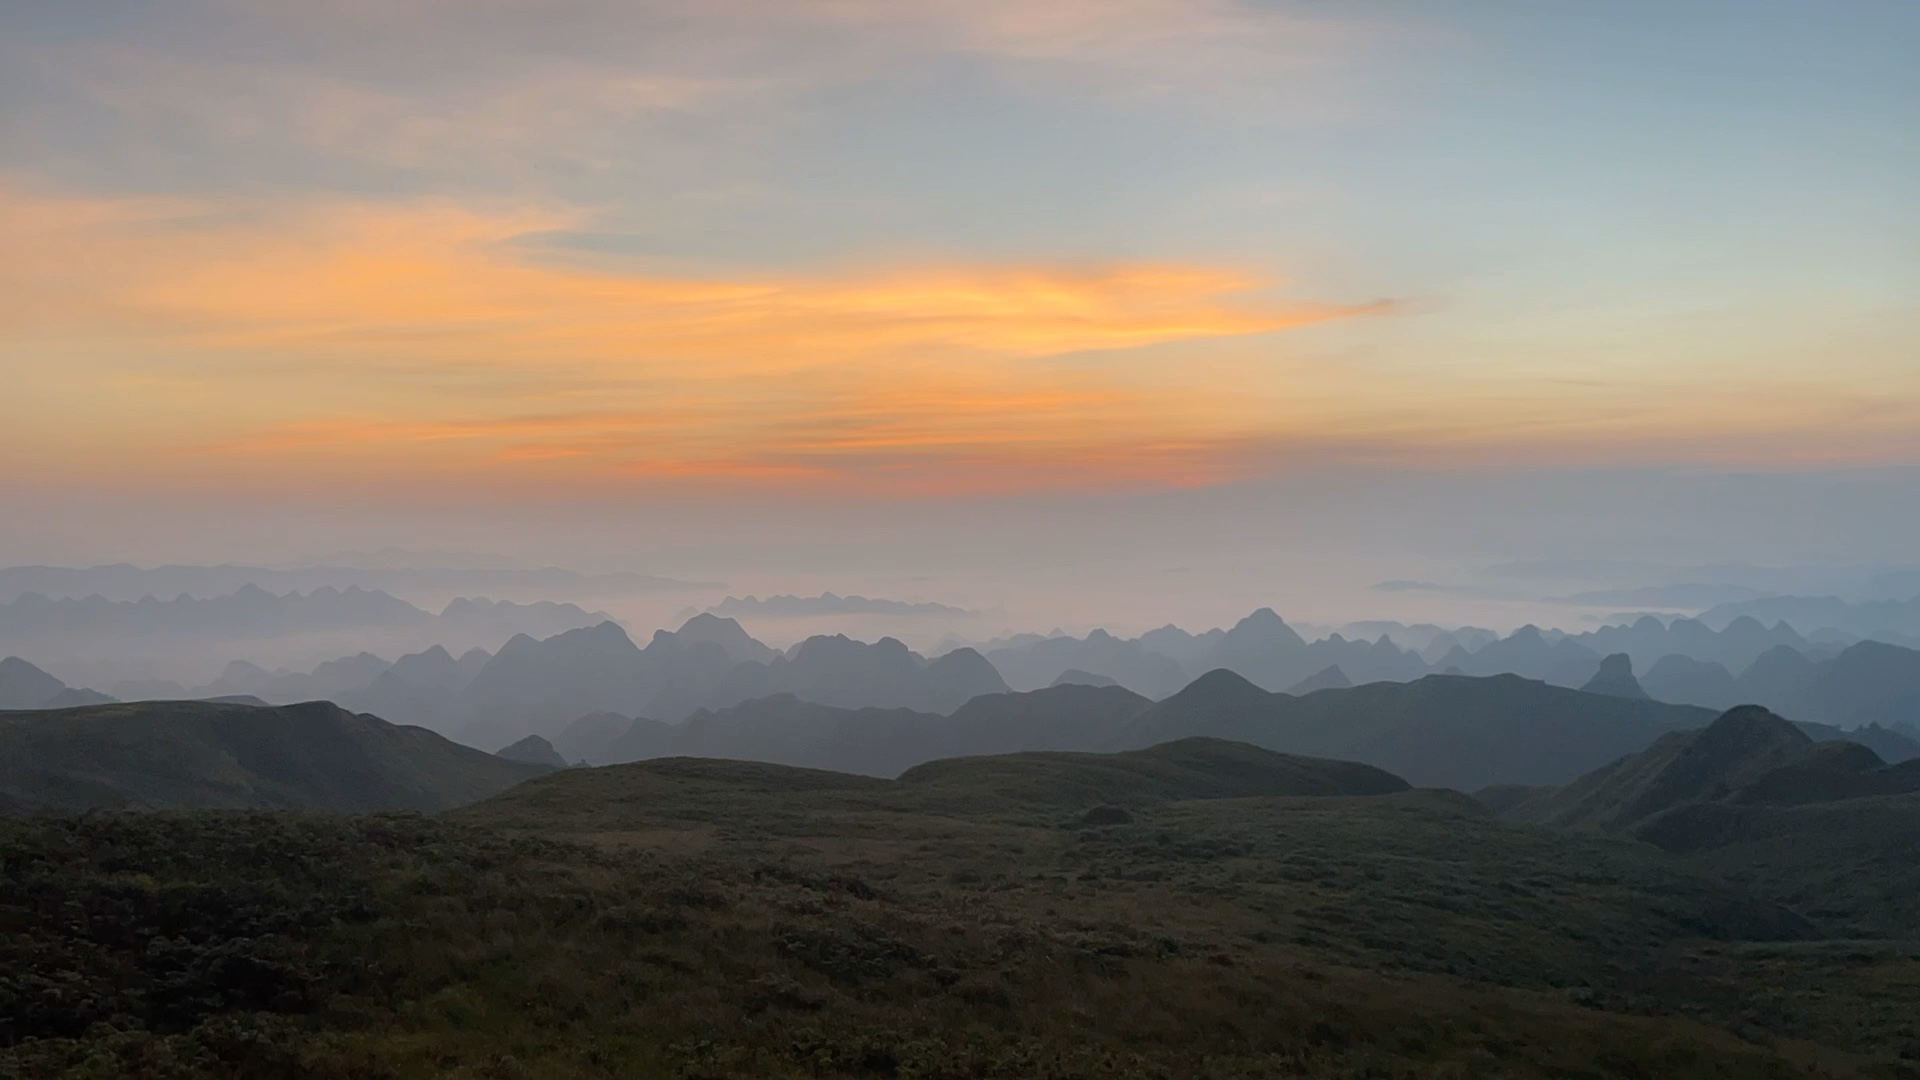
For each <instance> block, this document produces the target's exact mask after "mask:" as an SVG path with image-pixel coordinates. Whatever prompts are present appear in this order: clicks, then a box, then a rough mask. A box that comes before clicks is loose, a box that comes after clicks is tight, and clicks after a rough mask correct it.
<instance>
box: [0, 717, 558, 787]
mask: <svg viewBox="0 0 1920 1080" xmlns="http://www.w3.org/2000/svg"><path fill="white" fill-rule="evenodd" d="M542 771H543V770H542V769H540V768H537V767H534V766H529V765H524V764H520V763H516V762H511V761H505V760H502V759H501V758H497V757H495V756H493V755H492V754H488V753H484V752H482V751H479V750H475V749H473V748H472V747H467V746H461V745H459V744H458V743H454V742H449V741H448V740H446V739H444V738H442V737H440V736H439V735H436V734H434V733H433V732H431V731H427V730H426V729H424V728H414V727H400V726H397V725H394V724H389V723H387V722H386V721H384V720H381V719H379V718H378V717H373V716H364V715H360V714H356V713H351V712H348V711H347V710H345V709H342V708H340V707H339V706H337V705H334V704H332V703H330V702H325V701H314V702H307V703H305V704H300V705H285V706H277V707H266V708H261V707H258V706H250V705H224V704H216V703H213V702H205V701H147V702H134V703H131V704H113V705H95V706H90V707H87V708H81V709H61V710H56V711H46V712H27V713H14V714H10V715H9V716H8V717H7V718H6V719H5V720H4V721H0V803H4V804H9V805H14V806H20V807H35V808H45V809H62V810H79V809H92V808H103V809H166V808H194V807H226V808H278V809H308V810H352V811H362V810H426V811H431V810H443V809H446V808H448V807H453V806H459V805H461V804H464V803H468V802H472V801H474V800H476V799H481V798H485V797H486V796H488V795H492V794H495V793H496V792H499V791H501V790H503V789H505V788H507V787H509V786H511V785H513V784H515V783H518V782H519V781H521V780H524V779H527V778H528V777H531V776H537V775H539V774H540V773H541V772H542Z"/></svg>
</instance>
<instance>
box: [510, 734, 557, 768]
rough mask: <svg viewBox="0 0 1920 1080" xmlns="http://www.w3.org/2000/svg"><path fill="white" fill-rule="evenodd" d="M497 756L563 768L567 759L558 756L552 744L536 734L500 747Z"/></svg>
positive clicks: (531, 763)
mask: <svg viewBox="0 0 1920 1080" xmlns="http://www.w3.org/2000/svg"><path fill="white" fill-rule="evenodd" d="M497 754H498V756H500V757H503V758H506V759H507V760H508V761H519V762H523V763H525V764H528V765H545V766H548V767H549V768H555V769H564V768H566V766H567V759H566V758H563V757H561V756H560V754H559V752H558V751H556V750H555V749H554V748H553V744H552V743H550V742H548V741H547V740H545V739H543V738H541V737H540V736H538V735H529V736H527V737H526V738H524V739H521V740H520V741H519V742H517V743H514V744H513V745H512V746H504V747H501V748H500V749H499V750H498V751H497Z"/></svg>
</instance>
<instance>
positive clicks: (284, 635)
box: [0, 585, 607, 685]
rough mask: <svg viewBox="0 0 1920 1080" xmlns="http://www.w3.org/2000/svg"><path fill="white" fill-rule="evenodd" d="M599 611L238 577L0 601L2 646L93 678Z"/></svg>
mask: <svg viewBox="0 0 1920 1080" xmlns="http://www.w3.org/2000/svg"><path fill="white" fill-rule="evenodd" d="M606 618H607V617H606V615H605V614H603V613H598V612H589V611H585V610H583V609H581V608H579V607H576V606H574V605H572V604H556V603H553V602H551V601H539V602H537V603H531V604H516V603H511V602H508V601H496V600H489V599H486V598H464V597H462V598H456V599H454V600H452V601H450V602H448V603H447V604H446V605H445V606H444V607H442V608H441V609H440V610H439V611H438V612H437V613H434V612H429V611H426V610H424V609H422V608H419V607H416V606H414V605H413V604H410V603H408V602H406V601H404V600H401V599H399V598H397V597H394V596H392V595H390V594H388V593H385V592H381V591H378V590H368V589H362V588H360V587H358V586H352V587H349V588H346V589H335V588H333V587H331V586H327V587H322V588H318V589H315V590H313V591H312V592H308V593H297V592H294V593H285V594H275V593H271V592H268V591H267V590H265V589H262V588H260V587H258V586H255V585H243V586H241V587H240V588H239V589H237V590H235V591H234V592H232V593H227V594H223V595H220V596H215V597H210V598H204V599H203V598H199V597H195V596H191V595H185V594H182V595H179V596H176V597H174V598H173V599H170V600H161V599H156V598H154V597H151V596H149V597H146V598H143V599H141V600H138V601H125V600H108V599H106V598H104V597H101V596H89V597H84V598H78V599H75V598H63V599H58V600H55V599H49V598H48V597H46V596H44V595H41V594H38V593H25V594H22V595H20V596H18V597H16V598H15V599H13V600H12V601H10V602H8V603H0V652H13V653H18V654H20V655H23V656H28V657H30V658H32V659H33V660H34V661H35V663H37V664H39V665H40V666H41V667H44V668H48V669H51V670H55V671H57V672H60V673H62V674H65V675H66V676H67V677H69V678H72V677H75V675H76V674H77V675H79V676H80V677H82V678H84V680H85V681H88V682H92V683H94V684H95V685H102V684H113V683H118V682H147V683H155V682H162V681H177V680H178V679H179V678H180V675H179V673H181V672H191V671H193V670H195V669H199V668H203V667H204V666H205V665H206V664H207V657H209V656H225V657H227V658H235V657H238V658H240V659H243V660H246V661H247V662H249V663H253V664H257V665H264V666H282V665H285V664H288V663H291V662H297V661H298V660H299V658H302V657H309V656H312V655H315V654H318V655H320V656H326V655H329V654H331V653H334V650H336V649H337V648H338V646H339V644H341V643H348V642H354V643H361V647H363V648H379V649H397V650H399V651H412V650H415V649H425V648H427V647H429V646H432V645H434V644H440V645H442V646H443V647H446V648H451V649H466V648H471V647H475V646H487V647H493V646H497V645H498V644H499V643H500V642H502V641H505V640H507V639H508V638H510V637H511V636H513V635H514V634H515V633H521V632H525V633H530V634H534V635H538V636H541V637H545V636H550V635H552V634H556V633H560V632H562V631H564V630H568V629H571V628H574V627H579V626H589V625H593V624H595V623H599V622H603V621H605V620H606ZM306 662H307V663H311V662H312V661H311V660H307V661H306Z"/></svg>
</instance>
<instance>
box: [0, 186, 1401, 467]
mask: <svg viewBox="0 0 1920 1080" xmlns="http://www.w3.org/2000/svg"><path fill="white" fill-rule="evenodd" d="M0 223H5V224H9V225H12V226H15V227H13V228H8V229H6V230H5V231H4V234H3V235H4V237H5V238H4V239H0V290H3V291H4V294H5V295H6V296H7V297H8V298H9V299H8V301H7V302H6V304H5V306H0V348H4V347H6V346H7V345H9V344H12V345H15V346H19V345H22V343H27V342H35V341H37V342H42V343H45V342H53V341H58V342H61V343H62V348H63V349H67V350H75V351H78V352H80V353H84V354H86V355H88V356H89V357H90V358H91V360H90V364H91V366H90V367H88V368H87V369H85V371H84V373H83V372H82V371H76V372H75V374H74V376H73V379H74V381H73V384H72V385H69V386H68V392H70V393H71V394H72V395H73V396H74V397H75V398H76V399H77V398H78V397H80V396H81V395H82V394H83V393H85V392H86V389H87V388H86V387H85V386H83V385H81V381H82V380H92V381H94V383H95V387H96V388H97V386H98V381H97V380H98V375H99V372H100V370H101V369H102V366H103V365H104V367H106V368H109V369H112V370H114V371H115V372H116V373H117V374H118V375H120V376H124V375H125V374H126V373H127V370H128V369H129V368H132V369H138V368H141V367H142V366H143V365H144V363H145V361H144V360H143V359H142V358H143V357H147V356H153V355H164V356H168V357H173V358H188V357H190V358H191V359H174V360H172V361H170V362H169V364H168V365H167V368H168V371H169V372H171V373H172V378H173V380H174V389H173V391H172V393H174V394H176V395H181V396H193V397H195V398H196V400H197V409H196V413H197V414H198V418H199V419H197V420H196V422H194V423H192V424H186V425H182V428H183V429H182V430H176V431H172V432H163V433H160V435H159V437H158V438H159V442H160V444H161V445H162V446H167V445H170V446H171V447H173V449H172V450H171V451H169V453H170V454H172V455H173V456H174V457H175V459H176V460H183V461H185V460H197V461H200V462H201V463H202V464H203V465H204V464H205V463H207V462H212V461H220V462H222V463H223V464H222V465H221V466H220V468H221V469H222V470H224V471H227V472H232V471H234V470H240V471H245V470H247V469H249V468H254V467H261V468H266V467H268V466H269V463H274V464H273V466H272V467H276V468H278V467H285V466H289V465H293V466H297V467H299V468H301V469H305V470H308V471H318V472H320V473H325V474H329V475H331V476H333V477H334V478H336V479H350V478H351V477H352V476H354V475H365V474H367V473H369V472H372V471H375V470H384V471H389V472H394V471H398V472H404V471H406V470H408V469H410V468H411V469H414V470H416V471H420V472H433V471H446V470H452V471H455V472H464V471H470V470H476V469H481V468H486V467H499V466H502V465H512V466H515V467H519V468H524V469H537V470H544V471H545V472H547V473H549V474H551V473H553V472H554V470H560V472H561V473H563V474H564V475H565V476H566V477H570V478H573V479H576V480H582V481H595V482H605V481H607V480H609V479H610V478H635V477H639V478H653V479H659V480H671V479H675V478H685V477H717V478H727V479H731V480H735V481H739V482H748V483H752V482H767V481H771V480H778V479H792V478H803V479H808V480H810V481H817V482H821V483H832V482H836V481H840V482H858V483H862V484H868V485H880V486H884V487H887V488H889V489H893V490H908V489H912V488H915V487H923V488H941V489H945V490H975V489H991V488H1030V487H1046V486H1056V485H1069V486H1070V485H1080V484H1112V483H1145V484H1167V483H1192V482H1205V481H1207V480H1209V479H1217V478H1218V477H1220V476H1221V475H1223V472H1222V470H1223V469H1225V468H1226V466H1224V465H1223V464H1222V463H1220V462H1218V461H1209V460H1207V459H1208V453H1207V451H1206V447H1207V446H1208V445H1209V444H1210V443H1211V442H1212V441H1214V440H1215V439H1217V438H1218V437H1219V436H1220V434H1221V433H1222V432H1232V431H1238V430H1242V429H1244V428H1245V427H1246V426H1247V425H1248V424H1250V423H1254V422H1256V420H1257V417H1256V416H1255V415H1254V413H1252V412H1251V411H1250V410H1249V409H1248V407H1247V404H1246V402H1245V401H1244V400H1243V399H1242V398H1241V396H1240V395H1238V394H1236V393H1235V391H1234V390H1233V388H1231V387H1229V386H1224V385H1221V384H1219V383H1216V382H1214V381H1212V380H1207V379H1187V378H1184V377H1180V376H1179V374H1178V373H1162V374H1158V375H1154V374H1144V375H1143V373H1142V372H1141V371H1140V370H1139V368H1138V367H1137V366H1134V365H1128V364H1125V363H1121V362H1119V361H1118V360H1117V359H1101V358H1102V357H1119V356H1123V355H1125V354H1126V353H1127V352H1128V351H1130V350H1136V349H1140V348H1144V347H1150V346H1167V345H1176V344H1179V343H1182V342H1196V341H1203V340H1208V339H1227V338H1235V337H1251V336H1258V335H1265V334H1272V333H1276V332H1280V331H1285V330H1290V329H1294V328H1298V327H1302V326H1306V325H1309V324H1312V323H1316V322H1324V321H1328V320H1337V319H1345V318H1353V317H1358V316H1364V315H1369V314H1373V313H1376V312H1378V311H1380V310H1382V308H1381V306H1380V305H1377V304H1332V303H1316V302H1305V301H1297V300H1289V299H1285V298H1283V297H1281V296H1280V295H1278V293H1277V288H1276V283H1275V282H1272V281H1269V280H1265V279H1263V278H1262V277H1260V276H1259V275H1257V274H1253V273H1249V272H1247V271H1244V270H1236V269H1232V268H1224V267H1212V266H1205V265H1181V264H1171V263H1161V262H1153V263H1125V264H1093V265H1082V264H1076V265H1051V264H1036V263H1018V262H1016V263H999V264H990V263H969V264H955V265H938V264H934V265H925V264H912V265H905V266H900V267H895V268H891V269H880V270H866V271H862V272H834V271H821V272H817V273H814V274H810V275H802V274H798V273H792V272H789V273H786V274H782V275H772V274H768V275H764V276H672V275H664V274H660V273H657V272H651V273H642V272H638V271H635V270H630V269H622V268H620V267H618V266H613V265H608V264H605V263H590V264H582V263H577V262H573V261H569V260H567V259H564V258H561V257H560V253H556V252H553V251H550V250H547V249H544V248H542V247H540V246H539V245H538V244H528V243H525V242H520V241H521V240H522V238H524V237H526V236H527V235H529V234H539V233H541V232H542V231H544V230H551V229H555V228H562V227H566V228H579V227H582V226H584V225H586V224H588V221H587V219H586V218H585V216H584V215H583V214H582V213H581V212H580V211H576V210H572V209H568V208H556V207H549V206H540V205H532V206H522V207H493V208H475V207H469V206H461V205H457V204H452V203H446V202H432V203H424V204H400V205H394V204H351V205H341V204H329V205H323V206H294V207H287V206H279V205H258V204H240V203H232V202H226V203H218V204H216V203H205V204H202V203H196V202H194V201H192V200H179V199H87V198H77V197H71V196H65V197H50V196H44V195H43V196H35V195H31V194H25V193H22V192H20V191H18V190H16V191H12V192H9V193H5V194H0ZM1067 356H1076V357H1080V358H1082V359H1081V360H1079V361H1076V362H1075V363H1070V364H1062V363H1055V362H1053V360H1054V358H1061V357H1067ZM47 377H48V378H51V379H53V380H54V381H56V382H57V381H58V376H57V375H48V376H47ZM156 400H160V399H157V398H155V397H153V396H151V393H149V395H148V396H145V397H143V398H141V399H139V400H122V401H101V402H99V404H100V405H102V406H105V407H107V408H108V409H112V408H116V407H117V408H120V409H127V408H139V407H140V406H141V405H143V404H146V403H151V402H154V401H156ZM369 403H377V404H369ZM208 415H211V416H212V417H213V418H214V423H213V424H212V428H213V429H214V430H217V431H220V432H223V434H219V435H214V436H209V435H208V434H207V433H206V432H207V430H208V427H207V425H205V424H204V423H203V422H200V421H201V420H203V419H204V418H205V417H206V416H208ZM154 449H156V446H154V445H147V446H143V447H138V448H130V452H131V453H136V454H141V455H148V454H151V453H152V451H153V450H154ZM180 455H185V457H184V458H181V457H180ZM183 467H184V466H183Z"/></svg>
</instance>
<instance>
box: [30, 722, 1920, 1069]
mask: <svg viewBox="0 0 1920 1080" xmlns="http://www.w3.org/2000/svg"><path fill="white" fill-rule="evenodd" d="M0 865H3V866H4V869H5V873H6V876H7V880H8V881H9V883H10V884H11V885H15V886H17V887H14V888H10V889H9V890H8V891H7V892H6V894H5V895H4V896H0V973H4V974H0V1076H21V1077H25V1076H34V1077H38V1076H83V1077H84V1076H97V1077H118V1076H218V1075H229V1076H289V1077H300V1076H310V1077H334V1076H358V1077H411V1076H432V1075H441V1076H454V1077H527V1078H548V1077H552V1078H561V1077H569V1078H571V1077H597V1076H632V1077H662V1078H665V1077H675V1078H697V1077H707V1078H721V1077H739V1076H774V1077H819V1076H847V1077H917V1078H935V1077H941V1078H947V1077H951V1078H956V1080H957V1078H961V1077H1009V1078H1013V1077H1020V1078H1027V1077H1057V1078H1068V1077H1086V1078H1094V1077H1101V1078H1123V1077H1160V1078H1168V1080H1173V1078H1185V1077H1218V1078H1223V1080H1224V1078H1240V1077H1268V1076H1307V1077H1406V1078H1414V1077H1435V1076H1439V1077H1447V1076H1455V1077H1479V1076H1542V1077H1546V1076H1552V1077H1608V1076H1620V1077H1668V1076H1717V1077H1728V1078H1736V1077H1773V1076H1777V1077H1820V1076H1870V1077H1913V1076H1920V1070H1916V1069H1915V1068H1914V1066H1913V1064H1912V1063H1911V1062H1910V1061H1903V1058H1902V1054H1903V1052H1907V1053H1909V1054H1910V1053H1912V1052H1913V1051H1914V1050H1915V1040H1916V1037H1917V1035H1916V1032H1915V1030H1914V1023H1915V1021H1914V1019H1913V1018H1914V1016H1915V1015H1916V1013H1915V1011H1914V1005H1915V1004H1916V1003H1920V961H1916V959H1915V958H1914V955H1913V953H1912V951H1911V950H1909V949H1908V948H1907V947H1906V946H1905V945H1903V944H1902V943H1901V941H1900V940H1899V939H1897V938H1882V939H1880V940H1876V941H1860V940H1854V937H1855V936H1856V931H1854V930H1852V929H1851V928H1850V927H1849V926H1848V925H1846V924H1845V923H1844V922H1843V921H1842V922H1833V921H1822V920H1821V919H1815V918H1810V917H1808V916H1807V915H1805V914H1804V913H1802V912H1799V911H1796V910H1793V909H1792V908H1791V907H1789V906H1786V905H1783V904H1781V903H1778V902H1776V901H1775V900H1774V899H1772V898H1769V897H1767V896H1764V895H1761V894H1760V893H1758V892H1756V891H1755V890H1752V889H1748V888H1743V887H1741V886H1739V885H1737V884H1733V883H1729V882H1727V881H1725V880H1724V879H1723V878H1721V877H1718V876H1714V875H1711V874H1708V873H1705V872H1703V871H1701V870H1700V869H1698V868H1696V867H1694V866H1692V865H1690V864H1689V862H1688V861H1687V860H1686V859H1684V858H1682V857H1679V856H1675V855H1670V854H1667V853H1664V852H1662V851H1660V850H1659V849H1657V848H1655V847H1653V846H1651V845H1648V844H1644V843H1638V842H1634V841H1631V840H1625V839H1616V838H1613V837H1609V836H1604V835H1596V834H1568V833H1559V832H1552V831H1548V830H1546V829H1542V828H1538V827H1531V826H1520V825H1511V824H1505V823H1502V822H1500V821H1497V820H1495V819H1494V818H1493V817H1492V816H1491V815H1490V814H1489V813H1488V812H1487V811H1485V810H1484V809H1482V808H1481V807H1480V806H1479V805H1478V804H1477V803H1475V802H1473V801H1472V800H1469V799H1467V798H1466V797H1464V796H1460V795H1457V794H1453V793H1449V792H1433V791H1414V790H1408V789H1406V788H1405V785H1404V784H1403V783H1401V782H1399V781H1398V780H1397V778H1394V777H1392V776H1391V775H1390V774H1385V773H1382V772H1380V771H1379V770H1375V769H1370V768H1367V767H1364V766H1354V765H1351V764H1346V763H1338V762H1325V761H1317V760H1315V759H1303V758H1295V757H1288V756H1285V755H1279V754H1273V753H1270V752H1267V751H1262V750H1257V749H1255V748H1252V747H1247V746H1244V745H1239V744H1232V743H1222V742H1217V741H1212V740H1188V741H1185V742H1181V743H1176V744H1171V745H1168V746H1163V747H1158V748H1154V749H1152V750H1147V751H1141V752H1136V753H1131V754H1125V755H1115V756H1110V757H1107V756H1100V755H1085V754H1022V755H1011V756H1007V757H1001V758H988V759H971V760H964V761H955V762H944V763H939V764H936V765H931V766H927V767H924V768H921V769H917V770H913V771H912V772H910V773H908V774H907V775H906V776H904V777H903V778H901V779H900V780H897V781H886V780H877V779H873V778H868V777H857V776H849V775H845V774H835V773H826V772H818V771H810V770H803V769H794V768H788V767H781V766H772V765H759V764H749V763H739V762H718V761H701V760H690V759H667V760H661V761H655V762H647V763H640V764H635V765H626V766H615V767H609V768H603V769H591V770H581V769H576V770H567V771H563V772H557V773H552V774H549V775H546V776H543V777H540V778H537V779H535V780H532V781H529V782H527V783H524V784H521V785H520V786H518V787H516V788H513V789H512V790H510V791H508V792H506V793H505V794H503V795H500V796H497V797H495V798H493V799H490V800H487V801H484V802H480V803H477V804H474V805H472V806H469V807H467V808H465V809H462V810H457V811H454V812H451V813H449V814H444V815H441V816H439V817H420V816H391V815H373V816H316V815H303V814H273V813H265V814H263V813H245V814H222V813H211V814H210V813H188V814H175V813H162V814H148V815H113V814H107V815H100V814H94V815H88V816H85V817H66V818H9V819H0Z"/></svg>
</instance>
